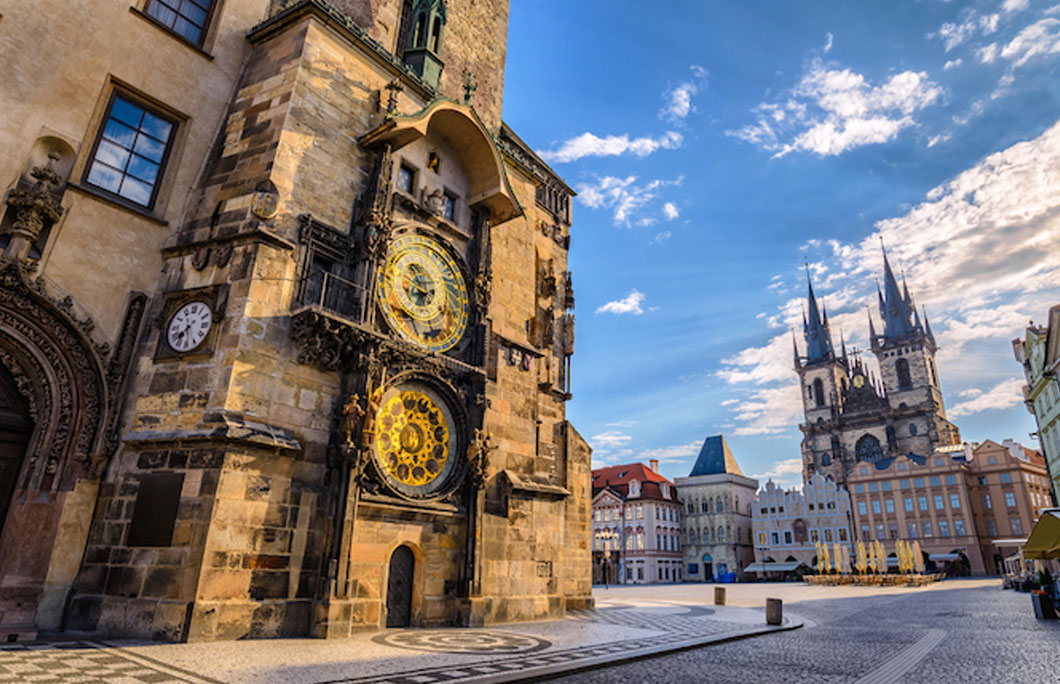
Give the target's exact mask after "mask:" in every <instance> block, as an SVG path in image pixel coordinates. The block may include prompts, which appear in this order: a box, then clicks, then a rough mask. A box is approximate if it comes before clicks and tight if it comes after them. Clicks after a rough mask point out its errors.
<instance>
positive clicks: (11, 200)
mask: <svg viewBox="0 0 1060 684" xmlns="http://www.w3.org/2000/svg"><path fill="white" fill-rule="evenodd" d="M57 161H59V155H57V154H55V153H54V152H52V153H51V154H49V155H48V164H47V165H46V166H44V167H43V168H41V167H39V166H37V167H34V168H33V170H32V171H30V174H29V175H30V176H32V177H33V178H34V179H36V181H37V182H36V183H34V184H33V186H32V187H30V188H25V187H21V188H15V189H14V190H12V191H11V193H10V194H9V195H8V196H7V204H8V206H9V207H11V208H12V209H13V210H14V211H15V220H14V222H13V223H12V224H11V226H12V232H14V233H15V234H16V235H20V236H21V237H23V238H25V239H26V240H27V241H29V242H34V241H35V240H36V239H37V237H38V236H39V235H40V233H41V231H42V230H44V226H45V222H47V223H55V222H56V221H58V220H59V217H60V216H62V215H63V208H62V206H61V205H60V204H59V199H60V197H59V194H58V193H57V192H56V190H53V189H52V188H53V187H54V188H56V189H58V188H59V186H60V185H61V184H62V182H63V179H62V177H61V176H60V175H59V174H58V173H56V171H55V169H54V168H53V164H54V163H55V162H57Z"/></svg>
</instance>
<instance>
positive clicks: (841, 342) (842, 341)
mask: <svg viewBox="0 0 1060 684" xmlns="http://www.w3.org/2000/svg"><path fill="white" fill-rule="evenodd" d="M839 346H840V348H841V349H842V350H843V360H844V361H846V360H847V340H846V338H845V337H843V329H842V328H840V329H839Z"/></svg>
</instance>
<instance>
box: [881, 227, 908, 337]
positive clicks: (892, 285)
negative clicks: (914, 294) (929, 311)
mask: <svg viewBox="0 0 1060 684" xmlns="http://www.w3.org/2000/svg"><path fill="white" fill-rule="evenodd" d="M880 249H881V250H883V295H881V297H882V299H883V310H882V311H881V312H880V314H881V315H882V317H883V336H884V337H885V338H890V339H894V338H898V337H905V336H906V335H910V334H912V333H913V331H914V330H915V328H914V327H913V321H912V318H913V312H912V307H911V306H910V302H909V289H908V288H906V290H905V296H903V295H902V291H901V290H900V289H899V288H898V280H897V279H896V278H895V277H894V271H892V270H891V264H890V262H888V261H887V249H886V248H884V246H883V238H882V237H881V238H880ZM877 287H879V286H877Z"/></svg>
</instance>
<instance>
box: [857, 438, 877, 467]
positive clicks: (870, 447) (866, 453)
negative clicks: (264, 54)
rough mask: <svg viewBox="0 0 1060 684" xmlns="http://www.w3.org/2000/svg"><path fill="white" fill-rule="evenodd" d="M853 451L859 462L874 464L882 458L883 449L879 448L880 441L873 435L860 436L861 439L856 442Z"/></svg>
mask: <svg viewBox="0 0 1060 684" xmlns="http://www.w3.org/2000/svg"><path fill="white" fill-rule="evenodd" d="M855 451H856V452H857V455H858V460H859V461H865V462H867V463H875V462H876V461H878V460H880V459H881V458H883V447H881V446H880V440H878V439H876V437H874V436H873V435H862V437H861V439H859V440H858V443H857V445H856V447H855Z"/></svg>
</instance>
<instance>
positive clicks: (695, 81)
mask: <svg viewBox="0 0 1060 684" xmlns="http://www.w3.org/2000/svg"><path fill="white" fill-rule="evenodd" d="M689 69H690V70H691V71H692V80H690V81H684V82H683V83H681V84H679V85H678V86H677V87H675V88H673V89H671V90H668V91H667V92H666V106H664V107H663V108H662V110H661V111H660V112H659V117H660V118H663V119H666V120H667V121H671V122H677V121H681V120H682V119H684V118H685V117H687V116H688V115H689V114H691V113H692V112H694V111H695V109H696V108H695V107H694V106H692V96H693V95H695V94H696V93H698V92H699V88H700V86H701V85H702V84H703V82H704V81H705V80H706V78H707V70H706V69H704V68H703V67H701V66H699V65H698V64H693V65H692V66H691V67H689Z"/></svg>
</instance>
